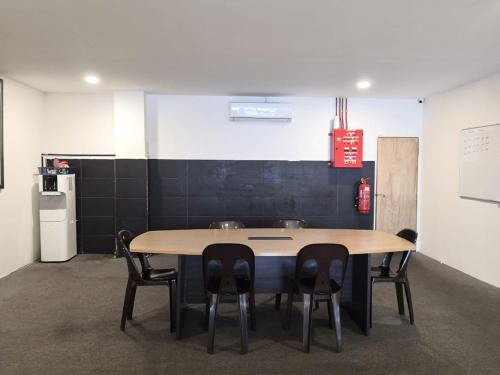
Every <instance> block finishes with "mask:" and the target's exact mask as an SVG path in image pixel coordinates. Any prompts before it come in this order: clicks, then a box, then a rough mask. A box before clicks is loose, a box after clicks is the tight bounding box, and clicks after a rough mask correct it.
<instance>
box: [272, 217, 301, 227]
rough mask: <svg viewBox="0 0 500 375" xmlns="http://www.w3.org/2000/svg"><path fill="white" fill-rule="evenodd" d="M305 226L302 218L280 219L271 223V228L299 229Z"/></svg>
mask: <svg viewBox="0 0 500 375" xmlns="http://www.w3.org/2000/svg"><path fill="white" fill-rule="evenodd" d="M305 227H306V222H305V221H304V220H302V219H281V220H276V221H275V222H274V223H273V228H289V229H301V228H305Z"/></svg>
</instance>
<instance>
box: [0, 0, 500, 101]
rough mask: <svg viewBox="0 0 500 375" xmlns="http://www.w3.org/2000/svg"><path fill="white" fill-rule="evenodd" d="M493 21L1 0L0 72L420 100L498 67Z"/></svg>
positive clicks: (435, 9) (393, 6) (60, 80)
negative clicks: (367, 83)
mask: <svg viewBox="0 0 500 375" xmlns="http://www.w3.org/2000/svg"><path fill="white" fill-rule="evenodd" d="M499 25H500V1H498V0H440V1H436V0H420V1H412V0H377V1H370V0H348V1H346V0H342V1H340V0H314V1H311V0H309V1H307V0H206V1H203V0H198V1H196V0H181V1H179V0H44V1H40V0H23V1H19V0H0V74H2V75H5V76H8V77H11V78H14V79H17V80H19V81H21V82H24V83H26V84H29V85H31V86H33V87H35V88H38V89H40V90H43V91H47V92H109V91H113V90H145V91H150V92H161V93H172V94H229V95H239V94H241V95H265V96H272V95H312V96H372V97H424V96H428V95H430V94H432V93H436V92H439V91H443V90H446V89H449V88H451V87H454V86H458V85H461V84H463V83H466V82H469V81H473V80H477V79H479V78H483V77H486V76H489V75H492V74H494V73H496V72H499V71H500V26H499ZM88 72H94V73H96V74H98V75H99V76H100V77H101V83H100V84H99V85H97V86H89V85H88V84H86V83H85V82H83V81H82V77H83V76H84V75H85V74H86V73H88ZM361 78H366V79H369V80H371V81H372V83H373V85H372V87H371V88H370V89H369V90H367V91H364V92H361V91H359V90H358V89H357V88H356V86H355V84H356V82H357V81H358V80H359V79H361Z"/></svg>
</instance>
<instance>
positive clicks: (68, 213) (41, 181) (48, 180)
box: [38, 174, 76, 262]
mask: <svg viewBox="0 0 500 375" xmlns="http://www.w3.org/2000/svg"><path fill="white" fill-rule="evenodd" d="M38 191H39V192H40V242H41V260H42V262H64V261H66V260H69V259H71V258H73V257H74V256H75V255H76V195H75V175H74V174H40V175H38Z"/></svg>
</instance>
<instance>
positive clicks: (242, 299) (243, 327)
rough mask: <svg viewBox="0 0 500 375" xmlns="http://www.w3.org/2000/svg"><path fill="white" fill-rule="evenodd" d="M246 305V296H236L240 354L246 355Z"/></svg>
mask: <svg viewBox="0 0 500 375" xmlns="http://www.w3.org/2000/svg"><path fill="white" fill-rule="evenodd" d="M247 303H248V295H247V294H240V295H238V307H239V309H240V335H241V354H246V353H248V328H247V321H248V318H247Z"/></svg>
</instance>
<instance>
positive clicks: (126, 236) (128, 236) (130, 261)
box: [117, 229, 142, 281]
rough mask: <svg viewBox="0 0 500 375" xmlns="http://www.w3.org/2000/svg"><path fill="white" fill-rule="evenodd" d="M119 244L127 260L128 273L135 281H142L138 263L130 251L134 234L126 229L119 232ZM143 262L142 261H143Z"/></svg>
mask: <svg viewBox="0 0 500 375" xmlns="http://www.w3.org/2000/svg"><path fill="white" fill-rule="evenodd" d="M117 237H118V246H119V247H120V250H121V252H122V253H123V256H124V257H125V259H126V260H127V267H128V274H129V277H132V278H133V279H134V280H135V281H142V275H141V272H140V271H139V269H138V268H137V265H136V264H135V261H134V257H133V256H132V253H131V252H130V242H132V240H133V239H134V237H135V236H134V234H133V233H132V232H130V231H128V230H126V229H123V230H121V231H119V232H118V236H117ZM141 264H142V263H141Z"/></svg>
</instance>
